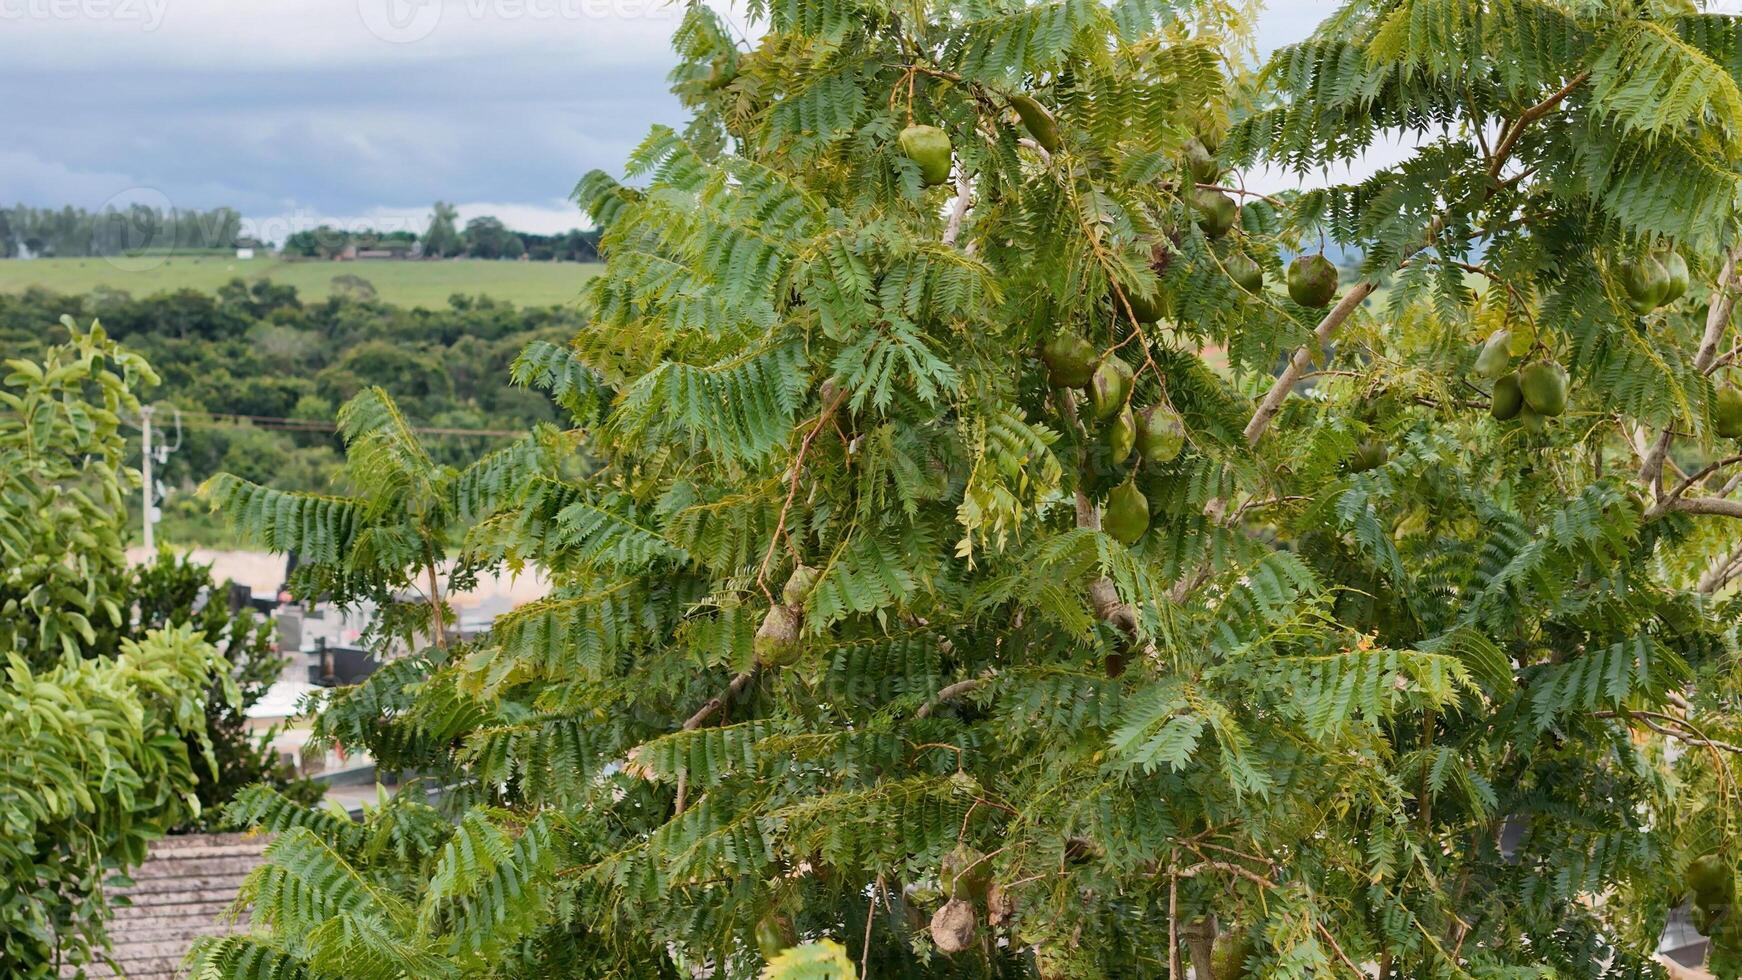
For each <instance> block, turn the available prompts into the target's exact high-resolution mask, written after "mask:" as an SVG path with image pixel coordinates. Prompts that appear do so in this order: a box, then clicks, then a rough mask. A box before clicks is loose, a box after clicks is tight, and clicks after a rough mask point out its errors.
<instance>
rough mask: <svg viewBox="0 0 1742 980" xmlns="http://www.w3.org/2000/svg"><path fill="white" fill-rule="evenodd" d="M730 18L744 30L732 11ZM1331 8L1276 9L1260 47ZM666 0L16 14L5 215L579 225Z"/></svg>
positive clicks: (144, 7) (664, 97) (35, 0)
mask: <svg viewBox="0 0 1742 980" xmlns="http://www.w3.org/2000/svg"><path fill="white" fill-rule="evenodd" d="M719 6H720V9H722V10H723V11H724V12H725V13H727V16H728V17H731V18H733V19H734V20H737V21H739V22H741V21H742V6H741V5H740V6H739V7H738V9H737V10H736V11H734V10H733V9H732V7H731V6H729V5H728V4H727V3H726V2H725V0H721V2H720V4H719ZM1325 9H1326V4H1324V3H1322V2H1319V0H1269V3H1268V4H1267V9H1266V11H1265V14H1264V16H1263V19H1262V21H1261V25H1262V27H1261V32H1260V38H1259V42H1260V46H1261V47H1262V48H1264V49H1269V48H1272V47H1275V46H1276V45H1278V44H1283V43H1287V42H1289V41H1292V40H1295V39H1297V38H1299V37H1301V36H1304V35H1305V34H1306V33H1307V32H1308V31H1309V30H1310V29H1311V28H1312V25H1313V23H1314V22H1315V21H1316V19H1317V17H1318V16H1320V15H1321V14H1322V12H1323V11H1324V10H1325ZM677 19H678V10H677V8H676V7H674V6H672V5H669V4H667V3H664V2H663V0H0V91H3V92H6V93H9V95H8V97H7V99H6V107H5V109H4V110H3V112H0V119H4V121H5V123H6V125H5V131H6V139H5V140H4V141H0V203H5V204H11V203H22V204H30V205H36V206H55V207H58V206H60V205H63V204H71V205H75V206H80V207H86V208H100V207H102V206H103V205H105V204H106V203H115V202H126V201H144V202H147V203H152V204H157V205H159V206H163V205H171V206H176V207H191V208H209V207H216V206H219V205H228V206H230V207H234V208H236V209H237V210H238V211H240V212H242V214H243V215H245V216H247V218H249V219H250V221H251V228H252V229H253V230H255V231H256V232H259V233H261V234H260V237H264V238H271V239H274V240H280V239H282V238H283V237H284V235H285V234H287V233H288V232H289V231H293V230H295V229H296V228H298V227H307V226H309V225H312V224H314V223H317V222H320V221H329V222H334V223H350V224H356V223H361V222H367V223H370V224H373V225H376V226H384V227H410V228H413V229H414V230H419V231H421V230H422V227H423V225H424V222H425V221H426V215H427V214H428V209H429V204H430V202H431V201H434V200H437V199H443V200H448V201H455V202H458V203H459V205H460V211H461V216H462V217H472V216H474V215H477V214H495V215H497V216H499V217H501V218H503V219H504V220H505V221H507V222H508V223H509V224H510V225H511V226H515V227H519V228H523V229H526V230H531V231H556V230H561V229H564V228H568V227H573V226H575V225H576V224H579V223H580V219H579V215H577V213H576V212H575V210H574V208H573V206H572V205H569V204H568V203H566V200H565V199H566V197H567V195H568V193H569V191H570V190H571V189H572V188H573V186H574V183H575V181H576V179H577V178H579V177H580V175H581V174H583V173H585V172H586V171H587V170H589V169H592V168H594V167H603V168H605V169H609V170H616V169H617V168H618V167H619V166H620V165H621V162H622V160H623V158H624V156H625V154H626V153H627V152H628V151H629V149H630V148H631V147H632V146H634V144H635V143H636V142H638V141H639V140H640V138H641V137H642V135H643V134H644V133H645V132H646V130H647V127H648V126H649V125H650V124H653V123H660V122H664V123H676V122H678V121H680V119H681V111H680V109H679V107H678V105H677V103H676V101H675V100H674V99H673V98H672V97H671V96H670V95H669V94H668V93H667V92H666V89H665V81H664V78H665V73H666V71H667V70H668V69H669V68H670V67H671V64H672V62H673V57H672V54H671V51H670V48H669V47H668V45H667V38H668V37H669V35H670V32H671V30H672V28H673V27H674V26H675V25H676V23H677Z"/></svg>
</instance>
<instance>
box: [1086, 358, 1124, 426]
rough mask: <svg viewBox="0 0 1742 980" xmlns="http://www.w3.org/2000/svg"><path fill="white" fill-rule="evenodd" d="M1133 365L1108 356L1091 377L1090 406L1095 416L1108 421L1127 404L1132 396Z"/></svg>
mask: <svg viewBox="0 0 1742 980" xmlns="http://www.w3.org/2000/svg"><path fill="white" fill-rule="evenodd" d="M1132 378H1133V375H1132V373H1131V365H1129V364H1126V363H1125V362H1124V361H1121V360H1120V359H1119V358H1118V357H1114V356H1108V357H1107V358H1105V359H1104V360H1102V361H1101V364H1100V366H1098V367H1096V368H1095V373H1094V375H1093V376H1091V377H1090V378H1089V408H1090V410H1091V411H1093V412H1094V415H1095V418H1096V419H1099V420H1101V421H1106V420H1107V419H1110V418H1112V417H1113V415H1114V413H1116V412H1118V411H1119V409H1121V408H1123V407H1124V406H1125V400H1126V399H1127V398H1130V397H1131V380H1132Z"/></svg>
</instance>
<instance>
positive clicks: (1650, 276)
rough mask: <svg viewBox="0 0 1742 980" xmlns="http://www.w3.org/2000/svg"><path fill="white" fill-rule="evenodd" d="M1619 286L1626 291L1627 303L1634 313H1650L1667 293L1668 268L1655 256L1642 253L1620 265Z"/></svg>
mask: <svg viewBox="0 0 1742 980" xmlns="http://www.w3.org/2000/svg"><path fill="white" fill-rule="evenodd" d="M1621 288H1622V289H1624V290H1626V292H1627V305H1628V306H1630V307H1632V308H1633V312H1635V313H1650V312H1651V311H1652V310H1655V309H1657V308H1658V307H1659V306H1662V305H1663V304H1664V302H1665V297H1666V296H1668V295H1669V290H1670V276H1669V270H1668V269H1666V268H1664V265H1663V263H1662V262H1660V261H1658V258H1657V256H1655V255H1652V254H1646V255H1642V256H1640V257H1639V258H1636V259H1632V260H1629V261H1627V262H1624V263H1622V265H1621Z"/></svg>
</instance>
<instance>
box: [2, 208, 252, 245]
mask: <svg viewBox="0 0 1742 980" xmlns="http://www.w3.org/2000/svg"><path fill="white" fill-rule="evenodd" d="M241 232H242V216H241V215H240V214H238V213H236V212H235V211H233V210H231V209H230V208H214V209H213V210H210V211H198V210H181V209H174V210H168V211H164V210H160V209H158V208H153V207H147V206H146V205H143V204H134V205H129V206H128V207H125V208H107V209H104V210H102V211H86V210H85V209H84V208H74V207H65V208H59V209H56V208H33V207H27V206H25V205H23V204H20V205H17V206H15V207H11V208H0V258H17V257H19V256H26V255H34V256H45V257H46V256H60V257H67V258H72V257H83V256H101V255H125V254H127V253H129V252H141V251H149V252H157V251H172V250H174V251H187V250H199V249H213V248H228V247H230V245H231V244H232V243H234V242H235V240H236V238H237V236H239V235H240V234H241Z"/></svg>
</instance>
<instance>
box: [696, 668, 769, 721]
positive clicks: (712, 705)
mask: <svg viewBox="0 0 1742 980" xmlns="http://www.w3.org/2000/svg"><path fill="white" fill-rule="evenodd" d="M759 669H760V668H759V667H758V666H756V665H754V664H752V665H751V667H750V669H749V670H746V671H743V672H741V673H739V674H738V676H736V677H734V678H732V683H730V684H727V685H726V689H725V690H724V691H721V692H720V693H719V694H716V695H714V696H713V697H712V698H710V699H709V700H708V703H707V704H704V705H702V706H701V708H699V709H697V711H696V713H695V714H693V715H690V716H689V718H688V719H687V720H686V721H685V722H684V723H683V731H686V732H693V731H695V730H696V729H698V728H700V727H702V725H703V724H705V723H706V722H707V720H708V719H709V718H712V717H713V716H714V715H715V713H717V712H718V711H719V710H720V709H721V708H724V707H725V706H726V705H728V704H730V703H731V702H732V699H733V698H736V697H737V696H738V695H740V694H743V693H744V689H745V688H746V687H749V686H750V682H751V681H753V680H755V679H756V672H757V671H758V670H759Z"/></svg>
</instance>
